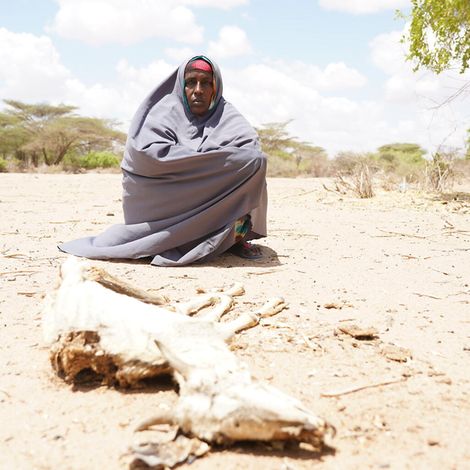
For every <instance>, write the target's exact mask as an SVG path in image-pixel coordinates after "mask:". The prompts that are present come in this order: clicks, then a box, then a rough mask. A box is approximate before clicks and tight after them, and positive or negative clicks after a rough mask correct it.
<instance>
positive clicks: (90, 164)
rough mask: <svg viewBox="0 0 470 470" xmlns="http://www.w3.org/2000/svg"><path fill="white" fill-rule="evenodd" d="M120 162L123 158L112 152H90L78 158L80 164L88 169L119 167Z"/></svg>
mask: <svg viewBox="0 0 470 470" xmlns="http://www.w3.org/2000/svg"><path fill="white" fill-rule="evenodd" d="M120 163H121V158H120V157H118V156H117V155H115V154H114V153H111V152H90V153H88V154H86V155H84V156H82V157H80V158H79V160H78V164H79V166H80V167H82V168H86V169H87V170H94V169H95V168H113V167H118V166H119V164H120Z"/></svg>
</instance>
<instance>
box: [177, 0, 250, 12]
mask: <svg viewBox="0 0 470 470" xmlns="http://www.w3.org/2000/svg"><path fill="white" fill-rule="evenodd" d="M181 3H184V4H185V5H191V6H196V7H213V8H221V9H223V10H229V9H230V8H233V7H238V6H240V5H247V4H248V3H249V0H181Z"/></svg>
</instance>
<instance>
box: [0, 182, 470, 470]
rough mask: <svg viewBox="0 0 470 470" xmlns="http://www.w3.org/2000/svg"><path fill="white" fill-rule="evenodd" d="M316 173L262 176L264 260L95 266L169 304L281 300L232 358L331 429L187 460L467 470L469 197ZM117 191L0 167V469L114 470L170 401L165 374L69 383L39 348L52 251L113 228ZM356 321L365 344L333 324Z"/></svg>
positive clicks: (215, 464)
mask: <svg viewBox="0 0 470 470" xmlns="http://www.w3.org/2000/svg"><path fill="white" fill-rule="evenodd" d="M324 183H326V185H327V186H329V187H333V185H332V183H331V181H327V180H318V179H270V180H269V182H268V187H269V196H270V205H269V237H268V238H266V239H263V240H262V241H261V244H262V245H263V247H264V252H265V254H266V257H265V259H264V260H262V261H251V262H250V261H243V260H241V259H239V258H236V257H234V256H233V255H229V254H225V255H223V256H221V257H219V258H218V259H217V260H215V261H213V262H211V263H208V264H204V265H198V266H189V267H181V268H158V267H154V266H150V265H147V264H143V263H136V262H125V261H124V262H119V263H117V262H103V261H96V262H95V263H96V264H97V265H99V266H101V267H103V268H105V269H107V270H108V271H109V272H110V273H112V274H114V275H116V276H119V277H122V278H124V279H126V280H128V281H129V282H132V283H135V284H137V285H139V286H140V287H142V288H145V289H156V290H160V291H161V292H164V293H165V294H166V295H167V296H169V297H170V298H172V299H177V300H179V299H186V298H188V297H190V296H192V295H193V294H195V291H196V288H197V287H199V286H206V287H216V286H220V285H221V284H224V283H230V282H234V281H240V282H242V283H243V284H244V285H245V289H246V294H245V296H244V297H243V298H242V299H240V300H239V301H238V306H237V308H238V309H239V311H242V310H247V309H253V308H255V307H256V306H258V305H259V304H261V303H262V302H263V301H264V300H265V299H267V298H269V297H272V296H279V295H281V296H283V297H284V298H285V300H286V301H287V302H288V303H289V309H288V310H285V311H284V312H282V313H280V314H279V315H278V316H276V317H273V318H271V319H269V321H266V322H265V323H264V325H260V326H258V327H257V328H255V329H252V330H249V331H247V332H244V333H242V334H241V335H240V336H239V337H238V339H237V349H236V354H237V355H239V356H240V357H241V358H242V359H243V360H245V361H246V362H248V363H249V365H250V367H251V369H252V370H253V373H254V375H255V376H256V377H258V378H260V379H262V380H266V381H268V382H269V383H271V384H273V385H275V386H276V387H278V388H280V389H282V390H283V391H285V392H287V393H290V394H291V395H293V396H295V397H297V398H299V399H301V400H302V401H303V402H304V403H305V404H306V405H307V406H308V407H309V408H310V409H311V410H313V411H314V412H316V413H317V414H319V415H320V416H322V417H324V418H326V419H327V420H329V421H330V422H331V423H332V424H334V426H335V427H336V428H337V435H336V437H335V438H334V440H333V441H332V442H331V449H328V450H327V451H326V452H324V453H322V454H320V455H319V454H316V453H313V452H311V451H310V450H309V449H306V448H301V449H297V450H295V449H287V450H280V449H273V448H272V447H270V446H266V445H241V446H234V447H233V448H229V449H217V450H215V451H213V452H212V453H211V454H210V455H209V456H207V457H205V458H203V459H201V460H197V461H196V462H194V463H193V464H192V465H191V468H192V469H217V468H222V467H223V468H224V469H225V470H229V469H238V468H240V469H260V468H263V469H285V470H287V469H307V468H308V469H310V468H318V469H358V468H361V469H364V468H390V469H406V468H409V469H421V468H422V469H430V468H431V469H432V468H436V469H442V468H446V469H464V468H470V438H469V435H470V386H469V384H470V200H469V198H468V195H467V198H466V200H465V198H464V200H462V198H460V199H457V200H453V199H452V198H447V199H448V200H445V201H443V200H442V199H439V198H435V197H433V196H431V195H425V194H419V193H416V192H413V191H407V192H405V193H399V192H388V193H386V192H379V193H378V195H377V196H376V197H374V198H372V199H368V200H361V199H357V198H355V197H353V196H352V195H339V194H337V193H334V192H331V191H326V190H325V189H324V187H323V184H324ZM459 189H460V190H461V191H463V190H466V191H470V185H467V186H462V187H461V188H459ZM120 196H121V187H120V176H119V175H117V174H80V175H65V174H0V208H1V214H2V216H1V221H0V231H1V242H0V286H1V294H0V318H1V323H0V324H1V332H2V334H1V345H0V351H1V352H0V356H1V364H2V367H1V369H0V423H1V426H0V468H2V469H3V468H5V469H28V470H29V469H59V468H61V469H62V468H63V469H104V468H106V469H121V468H127V465H128V462H129V459H128V456H126V452H127V449H128V447H129V445H130V444H131V443H132V441H133V433H132V429H133V426H134V425H135V424H136V423H138V422H139V421H141V420H143V419H145V418H146V417H148V416H149V415H151V414H153V413H152V409H155V408H156V407H157V406H158V405H159V404H160V403H167V404H170V405H171V403H174V401H175V399H176V392H175V391H174V389H173V387H172V384H171V383H170V382H168V381H163V382H161V383H156V384H151V385H149V386H148V387H146V388H144V389H142V390H138V391H132V392H126V391H122V390H116V389H110V388H106V387H98V386H95V387H88V388H86V387H72V386H70V385H67V384H65V383H64V382H63V381H62V380H61V379H59V378H58V377H56V376H55V375H54V373H53V371H52V369H51V367H50V364H49V358H48V348H47V347H46V346H45V345H44V343H43V340H42V332H41V302H42V297H43V295H44V294H45V293H46V292H48V291H50V290H51V289H53V287H54V285H55V284H56V282H57V278H58V267H59V266H60V263H61V262H62V261H63V260H64V259H65V255H64V254H62V253H60V252H59V251H58V250H57V248H56V245H57V243H59V242H62V241H67V240H70V239H73V238H78V237H80V236H85V235H91V234H96V233H98V232H100V231H102V230H104V229H105V228H106V227H107V226H109V225H111V224H113V223H118V222H121V220H122V215H121V207H120V205H121V201H120ZM352 323H355V324H356V325H357V326H359V327H362V328H369V327H371V328H375V330H376V332H377V335H378V338H377V339H368V340H367V339H366V340H359V339H354V338H353V337H351V336H349V335H348V334H345V333H342V332H340V331H339V328H340V327H345V326H346V327H347V326H348V325H350V324H352ZM343 329H344V328H343ZM387 348H388V350H387ZM390 348H391V349H390ZM396 348H402V349H401V350H397V349H396ZM384 350H385V352H384ZM387 351H388V353H387ZM397 351H398V356H397V354H396V353H397ZM386 353H387V354H388V355H389V357H387V355H386ZM391 353H395V356H394V355H393V354H391ZM393 357H394V359H395V360H393V359H392V358H393ZM396 359H400V360H406V362H399V361H397V360H396ZM388 382H392V383H388ZM385 383H387V384H385ZM377 384H383V385H377ZM361 387H364V388H361ZM346 392H350V393H346ZM331 395H338V396H331ZM182 468H185V467H184V466H183V467H182ZM188 468H189V466H188Z"/></svg>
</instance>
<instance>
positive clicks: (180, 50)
mask: <svg viewBox="0 0 470 470" xmlns="http://www.w3.org/2000/svg"><path fill="white" fill-rule="evenodd" d="M164 52H165V55H166V56H167V57H169V58H170V59H172V60H174V61H176V62H183V60H185V59H187V58H189V57H192V56H195V55H197V54H196V52H195V51H194V50H193V49H191V48H190V47H168V48H166V49H165V51H164Z"/></svg>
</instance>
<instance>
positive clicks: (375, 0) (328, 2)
mask: <svg viewBox="0 0 470 470" xmlns="http://www.w3.org/2000/svg"><path fill="white" fill-rule="evenodd" d="M319 5H320V6H321V7H322V8H324V9H325V10H335V11H342V12H346V13H354V14H367V13H377V12H379V11H381V10H391V9H396V8H402V7H406V6H408V5H410V0H319Z"/></svg>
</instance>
